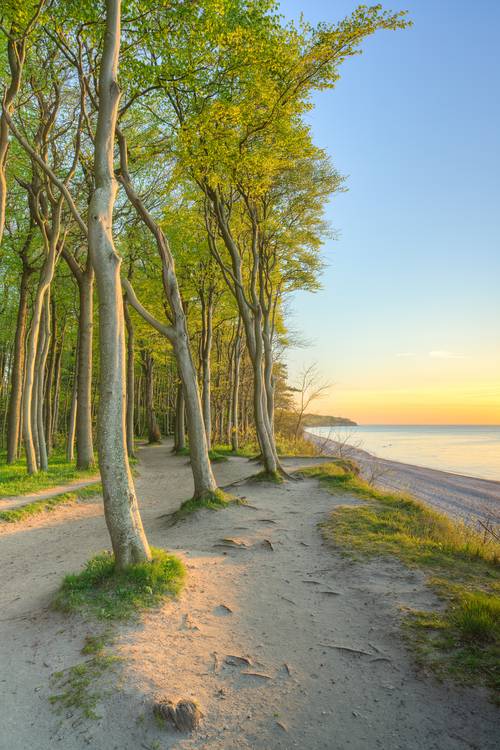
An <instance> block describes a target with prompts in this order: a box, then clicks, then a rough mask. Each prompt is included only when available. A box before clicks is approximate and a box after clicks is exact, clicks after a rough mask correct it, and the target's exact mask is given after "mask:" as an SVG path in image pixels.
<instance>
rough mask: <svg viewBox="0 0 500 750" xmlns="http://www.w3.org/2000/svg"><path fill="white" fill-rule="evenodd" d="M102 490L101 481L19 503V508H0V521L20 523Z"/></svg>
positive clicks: (97, 493) (92, 495)
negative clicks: (52, 495)
mask: <svg viewBox="0 0 500 750" xmlns="http://www.w3.org/2000/svg"><path fill="white" fill-rule="evenodd" d="M101 492H102V486H101V483H100V482H96V483H95V484H89V485H88V486H87V487H80V488H79V489H78V490H75V491H74V492H64V493H63V494H62V495H56V496H55V497H49V498H47V499H45V500H35V501H34V502H32V503H26V505H19V506H18V507H17V508H12V509H11V510H0V522H2V521H3V522H4V523H19V522H20V521H25V520H26V519H27V518H31V517H33V516H37V515H39V514H40V513H47V512H50V511H53V510H56V508H58V507H59V506H61V505H68V504H71V503H75V502H77V501H78V500H84V499H85V498H88V497H94V496H95V495H99V494H101Z"/></svg>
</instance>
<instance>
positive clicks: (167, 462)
mask: <svg viewBox="0 0 500 750" xmlns="http://www.w3.org/2000/svg"><path fill="white" fill-rule="evenodd" d="M295 463H308V462H305V461H304V462H295ZM309 463H310V462H309ZM139 470H140V474H141V476H140V477H139V479H138V482H137V485H138V490H139V494H140V497H141V503H142V512H143V517H144V521H145V525H146V528H147V532H148V535H149V538H150V540H151V543H152V544H155V545H157V546H163V547H167V548H169V549H172V550H176V551H178V553H179V554H181V555H182V556H183V557H184V559H185V560H186V563H187V565H188V569H189V580H188V584H187V587H186V589H185V591H184V593H183V594H182V596H181V597H180V598H179V600H177V601H175V602H168V603H166V604H165V605H164V606H163V607H162V608H161V609H158V610H157V611H154V612H150V613H148V614H146V615H145V616H144V618H143V620H142V622H141V624H140V625H137V624H136V625H127V626H121V627H120V628H119V633H120V636H119V641H118V650H119V651H120V652H121V654H122V655H123V656H125V657H126V659H125V661H124V667H123V668H122V670H121V673H120V674H119V676H118V677H117V678H116V679H119V685H116V680H115V688H117V689H115V690H114V691H113V693H112V694H111V695H108V696H107V697H106V698H105V699H104V700H103V702H102V704H101V705H100V707H99V708H100V710H99V713H100V714H101V715H102V717H103V718H102V719H100V720H98V721H80V720H79V719H78V718H77V717H76V716H74V715H70V714H67V715H64V714H63V716H62V717H57V716H56V715H54V713H53V712H52V711H51V709H50V707H49V704H48V696H49V695H50V693H51V690H50V688H49V687H48V678H49V675H50V673H51V672H53V671H54V670H58V669H62V668H64V667H67V666H69V665H71V664H75V663H78V662H80V661H82V658H83V657H82V656H81V655H80V649H81V646H82V642H83V637H84V635H85V633H86V632H88V631H89V626H88V625H83V624H82V623H81V622H80V621H79V620H78V619H77V618H71V619H67V618H64V617H63V616H61V615H59V614H57V613H53V612H51V611H50V610H48V609H47V605H48V603H49V601H50V597H51V595H52V594H53V592H54V590H55V588H56V586H57V585H58V583H59V581H60V578H61V575H62V574H63V573H64V572H67V571H69V570H74V569H78V568H79V566H80V565H81V564H82V562H84V561H85V560H86V559H87V558H88V557H89V556H90V555H92V554H93V553H95V552H96V551H97V550H99V549H101V548H103V547H104V546H106V545H107V539H106V531H105V528H104V523H103V519H102V516H101V507H100V504H98V503H95V502H94V503H82V504H79V505H77V506H75V507H71V508H66V509H64V510H62V511H56V512H55V513H53V514H51V515H46V516H44V517H43V519H37V520H36V521H33V522H32V524H31V525H29V526H28V525H26V524H25V525H23V527H18V528H17V529H16V530H13V529H12V528H11V529H9V530H8V531H7V532H5V533H4V535H3V536H2V537H1V538H0V565H1V566H2V570H3V572H4V576H3V585H2V591H1V598H0V644H1V645H0V653H1V656H0V705H1V706H2V710H1V714H0V748H1V750H25V749H26V748H27V747H36V748H37V750H49V749H50V750H52V748H54V747H61V748H64V750H83V749H84V748H88V747H90V748H96V749H99V750H100V749H101V748H103V749H104V748H106V750H114V748H116V749H117V750H118V748H120V750H138V749H139V748H146V750H159V748H162V749H163V750H167V749H170V748H175V749H176V750H177V749H178V750H180V749H181V748H182V749H184V748H199V749H200V750H201V749H202V748H203V749H205V748H206V749H207V750H217V749H222V748H224V750H233V749H234V750H236V749H238V750H239V749H240V748H242V749H246V748H252V749H254V748H262V750H269V749H273V748H283V749H285V748H286V749H288V748H294V747H300V748H302V749H304V748H307V750H319V748H328V749H329V750H373V749H374V748H379V747H380V748H383V749H384V750H396V749H398V748H401V750H403V749H404V750H424V749H425V750H433V749H435V750H438V749H439V750H461V749H462V748H477V749H479V748H481V750H490V749H491V750H493V748H496V747H497V742H496V736H495V720H496V719H498V711H497V709H496V708H495V707H494V706H492V705H491V704H490V703H489V702H488V701H487V698H486V693H485V692H484V691H482V690H479V689H474V690H473V689H461V688H458V687H452V686H447V685H441V684H439V683H438V682H437V681H436V680H435V679H434V678H433V677H431V676H425V675H418V674H417V673H416V672H415V669H414V667H413V666H412V661H411V657H410V656H409V655H408V653H407V651H406V649H405V647H404V644H403V642H402V640H401V635H400V631H399V627H398V618H399V608H400V607H401V606H411V607H418V608H427V607H432V606H433V605H437V602H436V601H435V600H434V597H433V595H432V594H431V593H430V592H429V591H428V590H427V589H426V588H425V586H424V585H423V582H422V579H421V576H420V575H419V574H417V573H415V572H409V571H407V570H406V569H404V568H403V567H402V566H400V565H399V564H397V563H387V562H380V561H377V562H372V563H369V564H356V565H354V564H352V563H350V562H348V561H347V560H345V559H342V558H341V557H340V556H338V555H336V554H332V551H331V549H330V548H328V547H327V546H325V545H323V544H322V540H321V536H320V533H319V531H318V528H317V524H318V523H319V522H320V521H321V520H322V519H324V518H325V517H326V516H327V513H328V511H329V510H330V509H331V508H332V507H333V506H334V505H335V504H336V503H338V502H341V501H342V502H345V501H346V500H347V501H349V502H351V501H352V499H350V498H333V497H332V496H330V495H328V494H327V493H326V492H325V491H323V490H322V489H320V488H319V486H318V484H317V482H316V481H314V480H304V481H301V482H287V483H286V484H284V485H282V486H277V487H276V486H269V485H267V484H256V483H246V484H245V483H243V484H241V485H239V486H237V487H236V490H237V492H238V494H241V495H244V496H246V498H247V501H248V503H249V504H250V505H249V506H248V507H242V506H234V507H231V508H230V509H227V510H224V511H220V512H218V513H215V512H210V511H205V512H203V513H201V514H198V515H197V516H194V517H190V518H188V519H187V520H185V521H183V522H182V523H180V524H178V525H176V526H173V527H170V526H169V525H168V523H167V519H166V518H165V513H168V512H169V511H171V510H174V509H175V508H176V507H178V505H179V503H180V502H181V501H182V500H183V499H185V498H186V497H188V496H189V493H190V491H191V479H190V474H189V467H188V466H187V464H186V461H185V459H179V458H174V457H172V456H170V455H169V454H168V451H167V449H166V448H165V447H163V446H162V447H159V448H147V449H144V450H143V451H142V452H141V462H140V466H139ZM253 470H254V466H253V465H252V464H249V463H248V462H247V461H245V460H242V459H233V460H231V461H229V462H227V463H225V464H221V465H219V466H217V467H216V472H217V473H218V477H219V481H220V482H221V484H225V483H229V482H231V481H236V480H238V479H242V478H243V477H244V476H245V475H246V474H248V473H249V471H253ZM228 537H229V538H232V539H235V540H237V543H241V545H242V546H240V547H234V548H233V547H230V546H226V545H225V544H224V542H223V541H222V540H223V539H225V538H228ZM220 545H222V546H220ZM336 647H341V648H336ZM344 649H355V650H358V651H359V652H362V653H357V652H356V651H351V650H344ZM231 657H232V658H231ZM235 657H239V658H235ZM246 659H247V660H248V662H249V663H247V662H246V661H245V660H246ZM161 694H165V695H167V696H169V697H179V696H181V697H190V696H192V697H194V698H196V699H197V700H198V701H199V702H200V705H201V707H202V710H203V711H204V713H205V719H204V722H203V725H202V728H201V730H200V732H198V733H197V734H195V735H193V736H191V737H190V736H187V735H182V734H178V733H174V732H170V731H165V730H164V729H161V728H159V727H158V726H157V725H156V724H155V722H154V721H153V719H152V717H151V711H150V703H151V698H152V696H153V695H161Z"/></svg>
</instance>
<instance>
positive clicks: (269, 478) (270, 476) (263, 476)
mask: <svg viewBox="0 0 500 750" xmlns="http://www.w3.org/2000/svg"><path fill="white" fill-rule="evenodd" d="M248 481H251V482H272V484H283V481H284V480H283V477H282V476H281V474H279V472H277V471H260V472H259V473H258V474H254V475H253V476H252V477H250V478H249V480H248Z"/></svg>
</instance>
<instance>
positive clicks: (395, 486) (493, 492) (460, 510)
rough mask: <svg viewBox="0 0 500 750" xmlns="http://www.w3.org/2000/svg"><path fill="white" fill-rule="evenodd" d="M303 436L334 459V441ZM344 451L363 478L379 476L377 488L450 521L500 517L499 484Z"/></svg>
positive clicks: (363, 452)
mask: <svg viewBox="0 0 500 750" xmlns="http://www.w3.org/2000/svg"><path fill="white" fill-rule="evenodd" d="M304 434H305V436H306V437H307V439H308V440H312V442H314V443H315V444H316V445H317V446H318V447H321V449H322V455H325V456H328V455H331V456H334V455H336V451H335V444H336V442H335V440H332V439H331V438H324V437H320V436H318V435H314V434H313V433H311V432H307V431H305V433H304ZM328 443H331V444H332V447H331V449H329V447H328ZM344 451H345V453H346V454H347V455H348V456H349V457H351V458H353V459H354V460H355V461H356V462H357V463H358V464H359V466H360V468H361V472H362V474H363V475H364V477H365V478H366V477H367V476H370V475H371V474H373V473H375V474H376V475H378V478H377V479H376V481H375V482H374V483H375V484H376V485H377V486H379V487H383V488H385V489H388V490H396V491H398V492H407V493H409V494H411V495H413V496H414V497H416V498H418V499H419V500H423V501H424V502H425V503H427V504H428V505H431V506H432V507H433V508H436V510H439V511H441V512H443V513H446V514H448V515H449V516H451V517H452V518H455V519H458V520H462V521H466V522H468V523H471V522H475V521H477V520H481V521H483V522H484V521H488V520H492V519H493V520H497V521H498V519H499V517H500V482H499V481H495V480H493V479H481V478H479V477H471V476H465V475H462V474H454V473H452V472H449V471H442V470H440V469H430V468H427V467H425V466H416V465H413V464H407V463H402V462H400V461H393V460H390V459H387V458H378V457H377V456H374V455H372V454H371V453H368V452H367V451H365V450H362V449H361V448H355V447H352V448H351V447H348V446H347V447H346V446H345V447H344Z"/></svg>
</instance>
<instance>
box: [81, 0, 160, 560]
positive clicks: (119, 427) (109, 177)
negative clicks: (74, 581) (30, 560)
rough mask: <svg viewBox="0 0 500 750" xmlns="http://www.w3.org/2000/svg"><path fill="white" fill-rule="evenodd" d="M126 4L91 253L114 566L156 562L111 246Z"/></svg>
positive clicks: (101, 152) (104, 117)
mask: <svg viewBox="0 0 500 750" xmlns="http://www.w3.org/2000/svg"><path fill="white" fill-rule="evenodd" d="M120 17H121V2H120V0H107V2H106V32H105V36H104V47H103V52H102V59H101V69H100V74H99V113H98V118H97V129H96V134H95V146H94V171H95V190H94V192H93V194H92V198H91V201H90V206H89V212H88V217H89V226H88V239H89V252H90V257H91V260H92V265H93V267H94V271H95V277H96V283H97V293H98V297H99V334H100V336H99V346H100V400H99V423H98V424H99V426H98V435H99V466H100V470H101V478H102V485H103V500H104V515H105V518H106V523H107V527H108V531H109V534H110V537H111V543H112V546H113V552H114V556H115V561H116V566H117V568H119V569H123V568H124V567H126V566H127V565H130V564H132V563H138V562H143V561H145V560H150V559H151V551H150V549H149V545H148V542H147V539H146V535H145V533H144V529H143V526H142V520H141V516H140V513H139V506H138V503H137V497H136V494H135V488H134V482H133V479H132V474H131V472H130V466H129V462H128V455H127V447H126V435H125V326H124V319H123V297H122V288H121V282H120V258H119V256H118V254H117V252H116V250H115V246H114V242H113V234H112V229H113V207H114V204H115V198H116V189H117V185H116V181H115V178H114V169H113V147H114V140H115V127H116V117H117V114H118V104H119V100H120V92H119V88H118V82H117V73H118V58H119V51H120V33H121V32H120Z"/></svg>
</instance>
